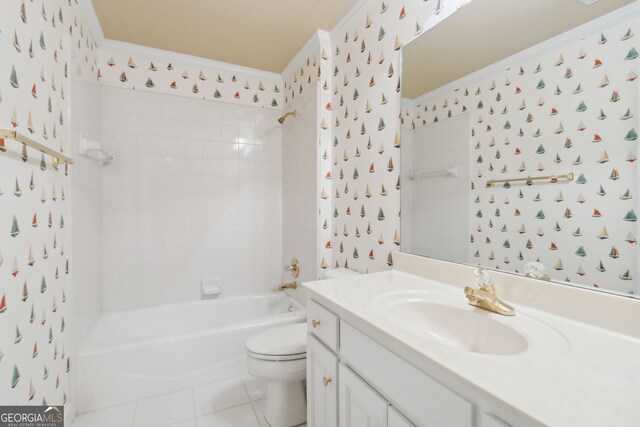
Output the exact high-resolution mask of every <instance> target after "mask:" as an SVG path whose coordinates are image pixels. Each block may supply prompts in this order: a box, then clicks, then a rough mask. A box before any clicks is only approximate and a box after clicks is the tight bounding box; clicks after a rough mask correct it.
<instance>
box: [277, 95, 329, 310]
mask: <svg viewBox="0 0 640 427" xmlns="http://www.w3.org/2000/svg"><path fill="white" fill-rule="evenodd" d="M288 108H289V109H291V110H295V111H297V113H298V114H297V116H296V117H289V118H288V119H287V121H286V122H285V123H284V125H283V129H282V131H283V144H284V149H285V151H284V153H283V178H284V179H283V202H284V203H283V212H282V215H283V217H282V219H283V231H284V234H283V242H282V243H283V246H282V254H283V261H284V262H285V263H286V264H288V263H289V262H290V261H291V258H292V257H296V258H297V259H298V261H299V262H300V276H299V277H298V279H297V282H298V283H302V282H306V281H311V280H318V278H319V276H318V272H319V270H320V266H319V265H318V237H319V232H318V198H317V192H318V165H319V154H318V152H319V147H318V135H317V134H316V132H315V130H316V129H317V120H318V116H317V113H318V92H317V90H316V91H313V90H309V91H306V92H305V93H304V94H302V95H301V96H300V97H297V98H296V99H295V101H293V102H292V103H291V104H290V105H289V106H288ZM291 280H293V278H292V277H291V275H290V274H289V273H285V274H284V277H283V281H287V282H289V281H291ZM294 295H295V296H296V297H297V298H298V299H300V301H303V302H306V296H305V294H304V290H303V289H302V288H298V290H297V291H296V292H295V293H294Z"/></svg>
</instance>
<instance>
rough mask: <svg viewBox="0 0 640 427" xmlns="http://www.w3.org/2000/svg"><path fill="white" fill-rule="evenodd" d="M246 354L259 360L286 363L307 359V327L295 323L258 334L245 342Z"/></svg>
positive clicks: (304, 324)
mask: <svg viewBox="0 0 640 427" xmlns="http://www.w3.org/2000/svg"><path fill="white" fill-rule="evenodd" d="M247 353H248V354H249V356H250V357H253V358H255V359H260V360H273V361H286V360H300V359H305V358H306V357H307V325H306V323H296V324H293V325H286V326H279V327H275V328H271V329H268V330H266V331H263V332H260V333H259V334H256V335H254V336H252V337H251V338H249V340H247Z"/></svg>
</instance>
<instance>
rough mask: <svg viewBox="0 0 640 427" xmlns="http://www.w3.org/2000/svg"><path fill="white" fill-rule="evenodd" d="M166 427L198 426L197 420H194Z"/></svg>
mask: <svg viewBox="0 0 640 427" xmlns="http://www.w3.org/2000/svg"><path fill="white" fill-rule="evenodd" d="M164 427H197V424H196V419H195V418H194V419H192V420H187V421H181V422H179V423H175V424H169V425H168V426H164Z"/></svg>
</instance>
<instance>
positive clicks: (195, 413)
mask: <svg viewBox="0 0 640 427" xmlns="http://www.w3.org/2000/svg"><path fill="white" fill-rule="evenodd" d="M191 400H192V402H193V419H194V420H195V422H196V427H197V425H198V408H197V405H196V391H195V387H191Z"/></svg>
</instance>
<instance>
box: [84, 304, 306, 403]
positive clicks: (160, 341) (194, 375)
mask: <svg viewBox="0 0 640 427" xmlns="http://www.w3.org/2000/svg"><path fill="white" fill-rule="evenodd" d="M305 318H306V310H305V308H304V307H303V306H301V305H300V304H298V303H297V302H296V301H295V300H293V299H291V298H289V297H287V296H286V295H284V294H269V295H258V296H245V297H232V298H221V299H218V300H208V301H197V302H190V303H183V304H176V305H168V306H162V307H153V308H146V309H137V310H128V311H121V312H114V313H106V314H103V315H102V316H101V317H100V318H99V319H98V321H97V323H96V325H95V326H94V328H93V329H92V331H91V332H90V334H89V336H88V337H87V339H86V340H85V342H84V343H83V344H82V346H81V347H80V351H79V354H78V358H77V364H76V369H77V371H76V372H77V379H78V382H77V384H78V387H77V393H76V394H77V396H76V404H77V405H78V407H77V411H78V413H83V412H88V411H93V410H96V409H101V408H106V407H109V406H114V405H118V404H121V403H125V402H130V401H132V400H137V399H143V398H146V397H151V396H155V395H159V394H163V393H168V392H171V391H176V390H181V389H185V388H190V387H194V386H197V385H201V384H206V383H210V382H214V381H218V380H222V379H225V378H230V377H235V376H239V375H243V374H245V373H246V368H245V342H246V340H247V338H249V337H250V336H251V335H253V334H255V333H257V332H260V331H262V330H264V329H267V328H271V327H274V326H280V325H286V324H290V323H298V322H303V321H304V320H305Z"/></svg>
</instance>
